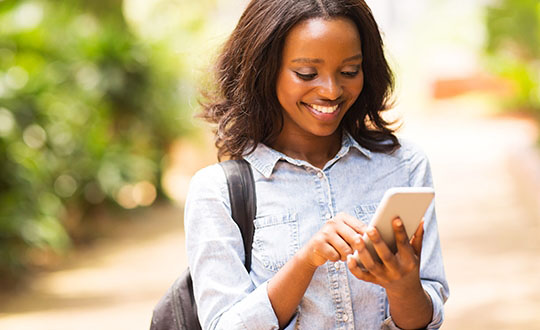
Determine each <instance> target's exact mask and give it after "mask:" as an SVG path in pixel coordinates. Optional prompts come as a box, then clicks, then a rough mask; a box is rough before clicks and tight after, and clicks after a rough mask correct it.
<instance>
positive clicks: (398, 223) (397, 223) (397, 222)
mask: <svg viewBox="0 0 540 330" xmlns="http://www.w3.org/2000/svg"><path fill="white" fill-rule="evenodd" d="M396 225H397V226H398V227H401V226H403V222H401V219H397V220H396Z"/></svg>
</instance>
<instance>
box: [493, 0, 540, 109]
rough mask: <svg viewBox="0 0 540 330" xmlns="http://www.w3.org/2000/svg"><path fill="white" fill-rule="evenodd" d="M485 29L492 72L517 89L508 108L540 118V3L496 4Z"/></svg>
mask: <svg viewBox="0 0 540 330" xmlns="http://www.w3.org/2000/svg"><path fill="white" fill-rule="evenodd" d="M486 29H487V43H486V50H487V53H488V55H489V66H490V68H491V69H492V71H494V72H495V73H496V74H498V75H500V76H501V77H504V78H506V79H508V80H509V81H511V82H513V85H514V86H515V88H516V91H515V93H514V95H513V97H512V99H511V100H509V103H508V107H509V108H512V109H518V110H528V111H532V112H533V113H534V114H535V115H536V116H538V117H539V118H540V1H538V0H499V1H495V2H494V4H493V5H491V6H490V7H488V8H487V11H486Z"/></svg>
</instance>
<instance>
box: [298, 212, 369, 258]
mask: <svg viewBox="0 0 540 330" xmlns="http://www.w3.org/2000/svg"><path fill="white" fill-rule="evenodd" d="M366 230H367V226H366V225H365V224H364V223H363V222H362V221H360V220H358V219H356V218H355V217H353V216H351V215H349V214H346V213H338V214H337V215H336V216H335V217H334V218H333V219H331V220H328V221H327V222H326V223H325V224H324V225H323V227H322V228H321V229H320V230H319V231H318V232H317V233H316V234H315V235H313V237H312V238H311V239H310V240H309V241H308V243H307V244H306V245H305V246H304V247H303V248H302V249H301V250H300V253H301V257H302V259H304V260H305V262H307V263H309V264H310V265H311V266H312V267H313V268H317V267H319V266H321V265H323V264H324V263H325V262H327V261H338V260H342V261H346V260H347V255H349V254H352V253H354V250H356V249H358V248H360V247H361V241H362V235H363V234H364V232H365V231H366Z"/></svg>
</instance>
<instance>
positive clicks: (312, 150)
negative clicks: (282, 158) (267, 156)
mask: <svg viewBox="0 0 540 330" xmlns="http://www.w3.org/2000/svg"><path fill="white" fill-rule="evenodd" d="M272 148H274V149H275V150H277V151H279V152H281V153H283V154H285V155H287V156H289V157H292V158H295V159H301V160H305V161H307V162H308V163H310V164H311V165H313V166H315V167H318V168H321V169H322V168H323V167H324V165H325V164H326V163H327V162H328V161H329V160H330V159H332V158H334V156H335V155H336V154H337V153H338V151H339V149H340V148H341V130H339V129H338V130H336V131H335V132H334V133H333V134H332V135H329V136H315V135H308V134H294V135H293V134H289V135H287V136H285V135H284V134H280V135H279V136H278V138H277V139H276V141H275V142H274V143H273V144H272Z"/></svg>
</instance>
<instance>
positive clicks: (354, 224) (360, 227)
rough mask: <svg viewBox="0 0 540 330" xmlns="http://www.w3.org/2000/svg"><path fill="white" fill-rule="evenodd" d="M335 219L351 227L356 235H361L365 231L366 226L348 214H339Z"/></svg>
mask: <svg viewBox="0 0 540 330" xmlns="http://www.w3.org/2000/svg"><path fill="white" fill-rule="evenodd" d="M335 219H336V220H337V219H339V220H341V221H343V222H344V223H345V224H347V225H348V226H349V227H351V228H352V229H353V230H354V231H355V232H356V233H358V234H360V235H363V234H364V233H365V231H366V229H367V225H366V224H365V223H363V222H362V221H360V220H359V219H357V218H355V217H353V216H352V215H350V214H347V213H344V212H340V213H338V214H337V215H336V217H335Z"/></svg>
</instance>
